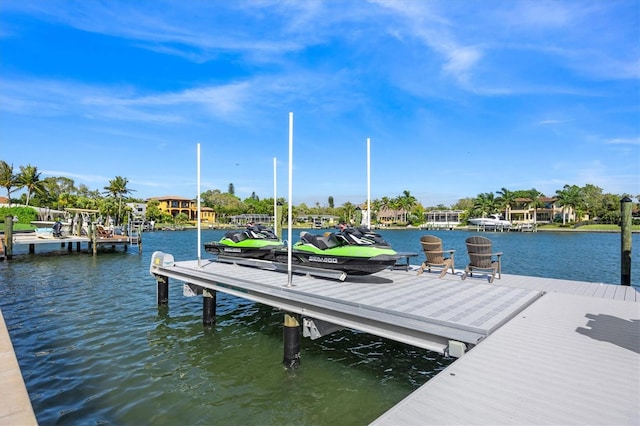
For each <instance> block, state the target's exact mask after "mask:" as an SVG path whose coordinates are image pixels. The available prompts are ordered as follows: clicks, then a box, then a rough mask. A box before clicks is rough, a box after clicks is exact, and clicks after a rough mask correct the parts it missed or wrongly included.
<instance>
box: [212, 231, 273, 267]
mask: <svg viewBox="0 0 640 426" xmlns="http://www.w3.org/2000/svg"><path fill="white" fill-rule="evenodd" d="M282 247H284V243H283V242H282V241H281V240H280V239H279V238H278V237H277V235H275V234H274V233H273V231H271V230H270V229H269V228H267V227H265V226H262V225H249V226H247V229H245V230H243V231H229V232H227V233H226V234H225V235H224V237H222V238H221V239H220V241H212V242H210V243H206V244H205V245H204V250H205V251H206V252H207V253H211V254H216V255H223V256H231V257H243V258H252V259H264V260H273V254H272V250H273V249H279V248H282Z"/></svg>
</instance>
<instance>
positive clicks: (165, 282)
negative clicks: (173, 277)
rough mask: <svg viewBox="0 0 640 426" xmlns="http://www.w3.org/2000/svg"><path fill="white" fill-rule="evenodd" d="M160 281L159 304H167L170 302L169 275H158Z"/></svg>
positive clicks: (157, 278)
mask: <svg viewBox="0 0 640 426" xmlns="http://www.w3.org/2000/svg"><path fill="white" fill-rule="evenodd" d="M156 280H157V282H158V306H167V305H168V304H169V277H165V276H162V275H157V276H156Z"/></svg>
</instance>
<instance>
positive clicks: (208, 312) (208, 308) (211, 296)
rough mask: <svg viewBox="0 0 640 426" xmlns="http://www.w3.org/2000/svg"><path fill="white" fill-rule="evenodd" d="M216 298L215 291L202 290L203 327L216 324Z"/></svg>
mask: <svg viewBox="0 0 640 426" xmlns="http://www.w3.org/2000/svg"><path fill="white" fill-rule="evenodd" d="M216 296H217V293H216V291H215V290H209V289H206V288H203V289H202V325H204V326H205V327H212V326H214V325H215V324H216Z"/></svg>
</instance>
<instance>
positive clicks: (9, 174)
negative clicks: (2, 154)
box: [0, 160, 20, 204]
mask: <svg viewBox="0 0 640 426" xmlns="http://www.w3.org/2000/svg"><path fill="white" fill-rule="evenodd" d="M0 186H2V187H3V188H4V189H6V190H7V202H8V203H9V204H11V192H13V191H12V190H13V189H20V181H19V180H18V176H17V175H16V174H15V173H14V172H13V164H11V165H10V164H9V163H7V162H6V161H4V160H0Z"/></svg>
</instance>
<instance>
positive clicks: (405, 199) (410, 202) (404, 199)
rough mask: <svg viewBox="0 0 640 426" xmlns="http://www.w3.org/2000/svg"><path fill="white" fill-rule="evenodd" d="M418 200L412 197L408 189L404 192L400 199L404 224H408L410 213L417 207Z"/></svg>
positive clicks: (399, 203)
mask: <svg viewBox="0 0 640 426" xmlns="http://www.w3.org/2000/svg"><path fill="white" fill-rule="evenodd" d="M417 203H418V200H417V199H416V197H414V196H413V195H411V193H410V191H407V190H406V189H405V190H404V191H402V195H400V196H399V197H398V205H399V206H400V208H401V209H402V210H403V214H404V222H405V223H406V222H408V213H409V212H410V211H411V210H412V209H413V208H414V207H415V206H416V204H417Z"/></svg>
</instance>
